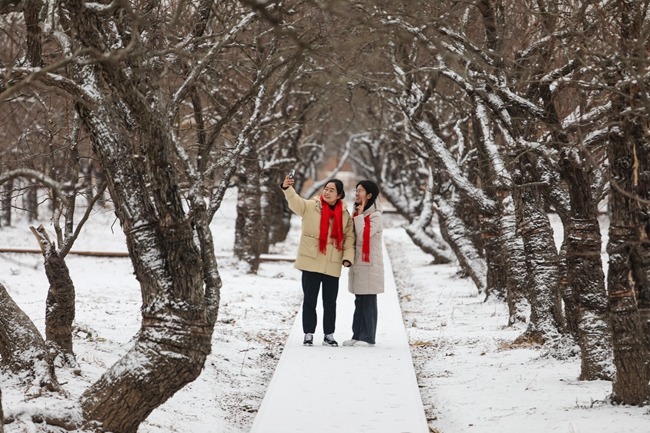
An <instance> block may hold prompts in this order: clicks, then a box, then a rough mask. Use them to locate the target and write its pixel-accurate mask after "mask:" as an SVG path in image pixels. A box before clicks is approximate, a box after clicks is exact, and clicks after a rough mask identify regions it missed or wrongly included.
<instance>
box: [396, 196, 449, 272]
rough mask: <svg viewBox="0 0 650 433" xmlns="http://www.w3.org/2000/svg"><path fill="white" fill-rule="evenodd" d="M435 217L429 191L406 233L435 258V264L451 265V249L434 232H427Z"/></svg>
mask: <svg viewBox="0 0 650 433" xmlns="http://www.w3.org/2000/svg"><path fill="white" fill-rule="evenodd" d="M433 216H434V212H433V202H432V193H431V191H430V190H427V191H426V193H425V195H424V200H423V201H422V211H421V212H420V215H419V216H416V217H415V218H413V220H412V221H411V224H409V225H408V226H406V233H407V234H408V235H409V237H410V238H411V240H412V241H413V243H414V244H415V245H417V246H418V247H420V249H421V250H422V251H424V252H425V253H428V254H431V255H432V256H433V263H435V264H439V263H449V262H451V259H452V255H451V251H450V250H449V247H448V246H447V245H445V244H444V241H442V239H439V238H438V236H437V235H436V234H435V232H433V230H430V231H427V228H430V227H431V220H432V219H433Z"/></svg>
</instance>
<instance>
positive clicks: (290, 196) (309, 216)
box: [283, 186, 354, 278]
mask: <svg viewBox="0 0 650 433" xmlns="http://www.w3.org/2000/svg"><path fill="white" fill-rule="evenodd" d="M283 191H284V196H285V198H286V199H287V202H288V203H289V209H291V210H292V211H293V212H294V213H295V214H297V215H300V216H301V217H302V233H301V235H300V246H299V247H298V255H297V256H296V263H295V264H294V265H293V266H294V267H295V268H296V269H300V270H301V271H311V272H320V273H321V274H326V275H331V276H332V277H337V278H338V277H340V276H341V269H342V266H343V261H344V260H348V261H349V262H350V263H354V229H353V226H352V217H351V216H350V212H348V207H347V205H346V204H345V203H343V250H342V251H339V250H338V249H337V248H336V245H334V244H333V241H332V240H331V239H330V235H331V233H332V222H331V221H330V227H329V231H328V233H327V239H328V241H329V242H328V244H327V251H326V253H325V254H321V253H320V252H318V237H319V235H320V216H321V201H320V199H319V198H318V197H315V198H313V199H310V200H305V199H304V198H302V197H300V196H299V195H298V194H297V193H296V191H295V190H294V189H293V187H291V186H290V187H289V188H287V189H285V190H283Z"/></svg>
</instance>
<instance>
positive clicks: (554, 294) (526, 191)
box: [515, 187, 564, 344]
mask: <svg viewBox="0 0 650 433" xmlns="http://www.w3.org/2000/svg"><path fill="white" fill-rule="evenodd" d="M515 194H517V195H518V198H517V203H518V204H519V212H518V214H519V221H518V226H519V231H520V232H521V236H522V238H523V243H524V248H525V255H524V256H525V258H526V264H527V266H528V270H529V275H530V286H529V290H528V296H529V299H530V305H531V312H530V324H529V328H528V330H527V331H526V333H525V338H526V339H533V340H535V341H538V342H540V343H551V344H552V343H553V342H556V341H558V340H559V338H560V335H561V333H562V331H563V328H564V326H563V325H564V319H563V316H562V303H561V296H560V274H559V268H558V254H557V248H556V247H555V241H554V239H553V229H552V228H551V223H550V221H549V219H548V216H547V215H546V212H544V210H543V208H542V203H541V201H540V197H539V196H538V195H537V194H536V193H535V191H534V190H533V187H521V188H517V189H515Z"/></svg>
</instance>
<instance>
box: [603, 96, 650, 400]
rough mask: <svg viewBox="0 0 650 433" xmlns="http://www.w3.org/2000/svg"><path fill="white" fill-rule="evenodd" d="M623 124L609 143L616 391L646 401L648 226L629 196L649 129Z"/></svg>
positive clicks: (619, 397)
mask: <svg viewBox="0 0 650 433" xmlns="http://www.w3.org/2000/svg"><path fill="white" fill-rule="evenodd" d="M627 94H628V92H624V93H623V94H622V95H623V96H622V98H618V102H619V104H616V105H617V108H619V110H620V111H619V112H621V111H622V110H623V109H625V108H626V105H627V104H626V102H627V101H626V99H627ZM621 99H622V100H621ZM628 108H629V107H628ZM621 117H623V116H621ZM619 124H620V125H622V127H621V129H622V130H619V129H618V128H617V129H615V130H614V131H613V133H612V134H611V135H610V141H609V146H608V158H609V161H610V163H609V167H610V168H609V169H610V173H611V178H612V182H616V184H617V186H612V188H611V189H610V205H611V217H610V226H609V241H608V243H607V253H608V254H609V266H608V272H607V291H608V297H609V313H610V318H611V323H612V331H613V336H612V340H613V347H614V364H615V365H616V377H615V379H614V383H613V384H612V389H613V394H614V395H613V399H614V400H615V401H617V402H620V403H623V404H633V405H641V404H643V403H644V402H645V401H647V399H648V397H650V387H649V386H648V380H649V378H648V370H647V365H646V364H647V362H648V348H647V346H646V344H645V343H646V341H645V336H644V334H645V331H646V330H647V325H646V324H644V323H643V322H642V319H641V315H640V314H639V309H638V304H637V296H636V279H635V278H634V269H633V268H634V265H633V262H634V261H635V258H636V256H637V251H636V245H638V244H639V241H640V240H641V230H642V227H640V221H639V218H638V216H639V212H638V202H637V200H635V199H634V198H632V197H629V196H628V192H629V191H634V190H635V183H636V179H635V177H636V176H635V171H636V170H635V166H637V167H638V162H637V160H636V156H635V145H634V140H635V138H642V137H643V129H642V127H641V125H639V124H636V123H635V122H630V121H629V119H625V118H623V119H620V122H619ZM619 188H620V189H622V190H623V191H621V190H620V189H619Z"/></svg>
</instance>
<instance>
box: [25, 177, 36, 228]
mask: <svg viewBox="0 0 650 433" xmlns="http://www.w3.org/2000/svg"><path fill="white" fill-rule="evenodd" d="M25 210H26V211H27V221H28V222H30V223H31V222H33V221H36V220H38V184H37V183H35V182H32V183H30V185H29V187H28V188H27V194H26V197H25Z"/></svg>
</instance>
